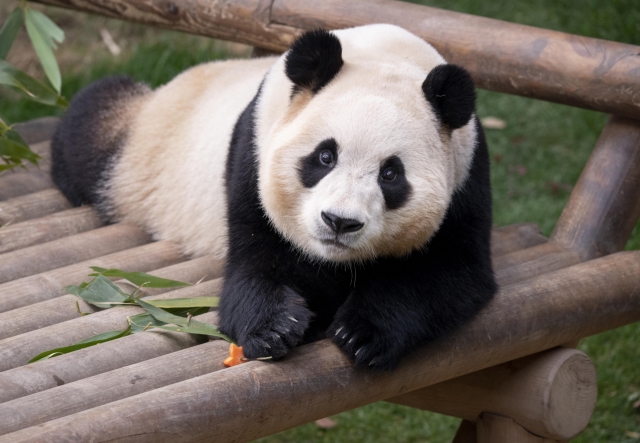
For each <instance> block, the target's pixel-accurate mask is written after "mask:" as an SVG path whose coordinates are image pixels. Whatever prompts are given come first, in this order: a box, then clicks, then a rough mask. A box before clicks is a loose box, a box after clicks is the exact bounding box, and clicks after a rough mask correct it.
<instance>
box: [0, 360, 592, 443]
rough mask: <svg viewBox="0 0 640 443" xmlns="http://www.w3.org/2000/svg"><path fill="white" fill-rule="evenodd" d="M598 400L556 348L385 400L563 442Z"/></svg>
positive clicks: (579, 364) (585, 365) (587, 377)
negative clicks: (492, 417)
mask: <svg viewBox="0 0 640 443" xmlns="http://www.w3.org/2000/svg"><path fill="white" fill-rule="evenodd" d="M597 396H598V388H597V386H596V370H595V367H594V366H593V363H592V362H591V360H589V357H587V356H586V355H585V354H584V353H583V352H581V351H578V350H576V349H567V348H555V349H552V350H549V351H545V352H542V353H540V354H534V355H530V356H527V357H523V358H521V359H519V360H515V361H511V362H508V363H504V364H502V365H498V366H494V367H491V368H487V369H484V370H482V371H478V372H475V373H473V374H469V375H465V376H462V377H459V378H455V379H453V380H448V381H446V382H443V383H438V384H436V385H433V386H429V387H427V388H423V389H418V390H417V391H413V392H409V393H407V394H403V395H401V396H398V397H394V398H391V399H389V401H391V402H393V403H398V404H402V405H406V406H411V407H414V408H419V409H424V410H428V411H433V412H438V413H440V414H445V415H450V416H453V417H460V418H463V419H465V420H468V421H472V422H475V421H478V420H479V419H480V416H481V415H482V413H483V412H492V413H495V414H498V415H503V416H507V417H510V418H512V419H513V420H514V421H515V422H516V423H518V424H519V425H521V426H523V427H524V428H525V429H527V430H528V431H529V432H532V433H534V434H536V435H541V436H544V437H547V438H550V439H553V440H561V441H567V440H570V439H572V438H574V437H575V436H577V435H578V434H579V433H580V432H582V431H583V430H584V429H585V428H586V426H587V424H589V419H590V418H591V414H592V413H593V409H594V407H595V404H596V398H597ZM0 427H1V426H0Z"/></svg>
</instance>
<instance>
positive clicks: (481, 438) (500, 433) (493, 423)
mask: <svg viewBox="0 0 640 443" xmlns="http://www.w3.org/2000/svg"><path fill="white" fill-rule="evenodd" d="M477 428H478V429H477V435H478V443H515V442H517V443H545V442H549V443H551V442H553V441H555V440H549V439H546V438H542V437H538V436H537V435H534V434H532V433H530V432H527V430H526V429H524V428H523V427H522V426H520V425H519V424H517V423H516V422H515V421H513V420H512V419H511V418H509V417H502V416H500V415H495V414H488V413H487V414H483V415H482V418H481V419H480V420H478V425H477Z"/></svg>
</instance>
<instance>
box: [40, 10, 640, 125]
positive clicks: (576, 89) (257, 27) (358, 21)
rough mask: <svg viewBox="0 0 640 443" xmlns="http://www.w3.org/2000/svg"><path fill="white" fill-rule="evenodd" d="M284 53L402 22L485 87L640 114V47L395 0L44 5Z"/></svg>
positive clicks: (629, 113)
mask: <svg viewBox="0 0 640 443" xmlns="http://www.w3.org/2000/svg"><path fill="white" fill-rule="evenodd" d="M38 1H39V2H40V3H45V4H48V5H55V6H61V7H65V8H70V9H75V10H79V11H84V12H93V13H97V14H102V15H106V16H109V17H114V18H120V19H124V20H130V21H134V22H139V23H145V24H149V25H155V26H160V27H164V28H168V29H174V30H179V31H184V32H189V33H193V34H199V35H205V36H209V37H215V38H221V39H224V40H232V41H236V42H241V43H246V44H249V45H253V46H257V47H261V48H264V49H267V50H271V51H284V50H286V49H287V47H288V46H289V44H290V43H291V41H292V40H293V39H294V38H295V36H297V35H299V34H300V33H301V32H302V31H304V30H306V29H313V28H318V27H324V28H328V29H337V28H345V27H351V26H358V25H364V24H369V23H381V22H382V23H392V24H396V25H399V26H402V27H404V28H406V29H408V30H409V31H411V32H413V33H415V34H417V35H419V36H420V37H422V38H423V39H425V40H426V41H428V42H430V43H431V44H433V45H434V46H435V48H436V49H437V50H438V51H439V52H440V53H441V54H442V55H443V56H444V57H445V59H447V60H448V61H449V62H451V63H456V64H459V65H462V66H464V67H465V68H466V69H468V70H469V71H470V73H471V75H472V77H473V78H474V80H475V81H476V83H477V85H478V86H479V87H481V88H485V89H489V90H492V91H498V92H507V93H510V94H516V95H522V96H525V97H532V98H537V99H542V100H548V101H552V102H556V103H563V104H567V105H571V106H578V107H583V108H587V109H594V110H597V111H602V112H607V113H611V114H617V115H622V116H627V117H630V118H633V117H637V116H638V115H639V114H640V88H638V85H637V74H636V73H637V71H638V69H640V58H639V57H638V56H637V54H638V53H640V47H638V46H634V45H627V44H623V43H616V42H609V41H604V40H598V39H593V38H587V37H582V36H577V35H570V34H565V33H562V32H557V31H551V30H547V29H540V28H534V27H530V26H524V25H519V24H514V23H508V22H504V21H500V20H493V19H488V18H484V17H477V16H472V15H467V14H461V13H458V12H452V11H446V10H442V9H436V8H430V7H427V6H421V5H415V4H410V3H404V2H397V1H390V0H351V1H348V2H345V1H344V0H325V1H322V2H316V1H309V0H238V1H233V2H193V1H190V0H171V1H169V0H158V1H153V2H150V1H148V0H115V1H110V2H105V1H102V0H38Z"/></svg>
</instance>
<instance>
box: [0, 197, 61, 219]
mask: <svg viewBox="0 0 640 443" xmlns="http://www.w3.org/2000/svg"><path fill="white" fill-rule="evenodd" d="M65 209H71V203H69V201H68V200H67V198H66V197H65V196H64V195H62V193H61V192H60V191H58V190H57V189H46V190H44V191H40V192H34V193H33V194H27V195H23V196H20V197H16V198H12V199H10V200H5V201H0V226H6V225H9V224H15V223H19V222H23V221H26V220H31V219H34V218H39V217H44V216H47V215H51V214H53V213H56V212H60V211H64V210H65Z"/></svg>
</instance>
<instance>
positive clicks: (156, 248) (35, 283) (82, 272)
mask: <svg viewBox="0 0 640 443" xmlns="http://www.w3.org/2000/svg"><path fill="white" fill-rule="evenodd" d="M185 260H186V259H185V257H183V256H182V255H181V254H180V250H179V248H178V247H177V246H176V245H175V244H174V243H171V242H157V243H150V244H148V245H144V246H138V247H137V248H131V249H127V250H125V251H120V252H115V253H113V254H109V255H105V256H102V257H96V258H92V259H90V260H87V261H84V262H81V263H76V264H73V265H69V266H65V267H63V268H58V269H54V270H52V271H47V272H43V273H41V274H36V275H32V276H29V277H24V278H21V279H18V280H14V281H11V282H7V283H3V284H1V285H0V312H5V311H9V310H11V309H16V308H21V307H23V306H28V305H30V304H33V303H38V302H41V301H44V300H49V299H51V298H55V297H59V296H60V295H64V287H65V286H67V285H73V284H78V283H79V282H82V281H83V280H85V279H86V278H87V275H88V274H89V273H90V272H91V269H89V267H90V266H100V267H103V268H120V269H124V270H125V271H142V272H145V271H152V270H153V269H158V268H163V267H165V266H169V265H172V264H176V263H179V262H183V261H185ZM0 365H1V363H0Z"/></svg>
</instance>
